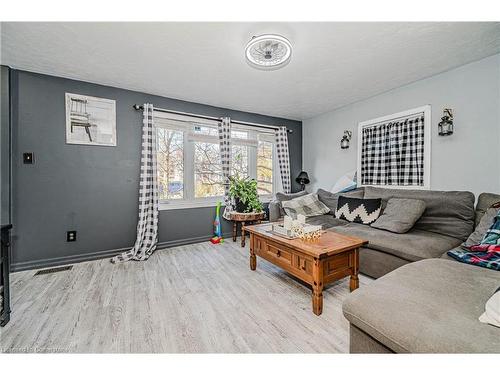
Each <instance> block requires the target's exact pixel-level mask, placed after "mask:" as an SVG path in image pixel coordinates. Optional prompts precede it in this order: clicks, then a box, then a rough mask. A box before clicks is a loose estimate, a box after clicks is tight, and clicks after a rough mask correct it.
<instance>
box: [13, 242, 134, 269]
mask: <svg viewBox="0 0 500 375" xmlns="http://www.w3.org/2000/svg"><path fill="white" fill-rule="evenodd" d="M129 249H130V247H124V248H122V249H111V250H103V251H96V252H93V253H85V254H77V255H69V256H64V257H57V258H48V259H39V260H29V261H27V262H18V263H12V264H11V265H10V271H11V272H19V271H26V270H34V269H38V268H45V267H54V266H62V265H65V264H72V263H80V262H87V261H89V260H97V259H102V258H108V257H112V256H114V255H117V254H119V253H121V252H123V251H127V250H129Z"/></svg>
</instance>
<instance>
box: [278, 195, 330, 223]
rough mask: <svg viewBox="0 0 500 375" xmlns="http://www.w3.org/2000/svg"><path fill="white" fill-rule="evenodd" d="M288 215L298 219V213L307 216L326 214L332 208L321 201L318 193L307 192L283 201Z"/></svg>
mask: <svg viewBox="0 0 500 375" xmlns="http://www.w3.org/2000/svg"><path fill="white" fill-rule="evenodd" d="M281 204H282V205H283V209H284V210H285V212H286V214H287V215H288V216H291V217H292V218H294V219H296V218H297V215H304V216H305V217H311V216H319V215H324V214H326V213H328V212H330V209H329V208H328V207H327V206H325V205H324V204H323V203H321V202H320V200H319V199H318V195H317V194H307V195H304V196H303V197H298V198H295V199H291V200H289V201H284V202H282V203H281Z"/></svg>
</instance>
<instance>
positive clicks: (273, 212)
mask: <svg viewBox="0 0 500 375" xmlns="http://www.w3.org/2000/svg"><path fill="white" fill-rule="evenodd" d="M279 219H281V202H280V201H278V200H272V201H271V202H269V221H270V222H273V221H278V220H279Z"/></svg>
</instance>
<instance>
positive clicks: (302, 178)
mask: <svg viewBox="0 0 500 375" xmlns="http://www.w3.org/2000/svg"><path fill="white" fill-rule="evenodd" d="M295 181H297V183H299V184H300V190H305V189H306V185H307V184H308V183H309V182H311V181H310V180H309V176H308V175H307V172H305V171H302V172H300V173H299V175H298V176H297V178H296V179H295Z"/></svg>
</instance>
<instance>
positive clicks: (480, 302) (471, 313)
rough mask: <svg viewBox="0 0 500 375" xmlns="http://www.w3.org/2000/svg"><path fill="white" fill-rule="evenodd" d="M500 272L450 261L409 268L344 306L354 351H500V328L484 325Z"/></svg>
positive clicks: (366, 289)
mask: <svg viewBox="0 0 500 375" xmlns="http://www.w3.org/2000/svg"><path fill="white" fill-rule="evenodd" d="M499 285H500V273H499V272H498V271H493V270H488V269H484V268H481V267H476V266H471V265H468V264H462V263H459V262H456V261H451V260H445V259H427V260H422V261H419V262H414V263H410V264H407V265H405V266H403V267H400V268H398V269H397V270H395V271H393V272H391V273H389V274H387V275H385V276H383V277H381V278H379V279H378V280H376V281H375V282H374V283H372V284H370V285H367V286H363V288H360V289H358V290H356V291H354V292H353V293H352V294H351V295H350V296H349V297H348V299H347V300H346V301H345V303H344V305H343V312H344V316H345V317H346V318H347V320H349V322H350V325H351V333H350V352H351V353H360V352H362V353H367V352H369V353H380V352H396V353H500V328H497V327H494V326H491V325H488V324H484V323H481V322H479V320H478V318H479V316H480V315H481V314H482V313H483V312H484V307H485V303H486V301H487V300H488V299H489V298H490V297H491V295H492V294H493V293H494V292H495V290H496V289H497V288H498V286H499Z"/></svg>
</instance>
